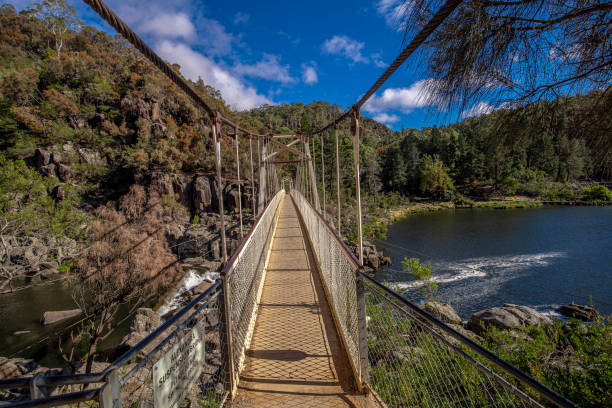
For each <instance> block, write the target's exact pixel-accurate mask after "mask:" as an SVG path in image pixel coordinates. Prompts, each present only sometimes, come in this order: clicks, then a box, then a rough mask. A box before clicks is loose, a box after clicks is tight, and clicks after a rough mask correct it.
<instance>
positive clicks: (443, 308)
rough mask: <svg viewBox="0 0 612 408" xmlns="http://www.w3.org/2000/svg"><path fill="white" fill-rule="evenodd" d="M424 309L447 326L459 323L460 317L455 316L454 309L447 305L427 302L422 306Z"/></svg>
mask: <svg viewBox="0 0 612 408" xmlns="http://www.w3.org/2000/svg"><path fill="white" fill-rule="evenodd" d="M424 309H425V310H426V311H428V312H429V313H431V314H432V315H434V317H436V318H437V319H438V320H441V321H442V322H444V323H449V324H459V323H461V317H459V315H458V314H457V312H456V311H455V309H453V307H452V306H451V305H449V304H448V303H441V302H427V303H425V305H424Z"/></svg>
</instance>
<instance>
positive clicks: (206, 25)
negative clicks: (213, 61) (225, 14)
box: [197, 17, 240, 56]
mask: <svg viewBox="0 0 612 408" xmlns="http://www.w3.org/2000/svg"><path fill="white" fill-rule="evenodd" d="M197 25H198V27H199V29H200V31H199V32H198V34H199V35H198V38H199V40H200V44H201V46H202V48H203V49H205V50H206V54H207V55H209V56H224V55H228V54H230V53H231V52H232V49H233V45H234V44H240V41H239V39H238V38H237V37H236V36H235V35H233V34H231V33H228V32H227V31H226V30H225V26H223V24H221V23H219V22H218V21H217V20H212V19H209V18H205V17H203V18H200V19H198V21H197Z"/></svg>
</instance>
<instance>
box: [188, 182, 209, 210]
mask: <svg viewBox="0 0 612 408" xmlns="http://www.w3.org/2000/svg"><path fill="white" fill-rule="evenodd" d="M192 194H193V208H194V209H195V210H196V212H198V211H203V210H207V209H209V208H210V206H211V204H212V192H211V185H210V182H209V180H208V177H205V176H198V177H196V179H195V181H194V182H193V187H192Z"/></svg>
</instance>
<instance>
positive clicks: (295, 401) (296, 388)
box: [231, 197, 371, 408]
mask: <svg viewBox="0 0 612 408" xmlns="http://www.w3.org/2000/svg"><path fill="white" fill-rule="evenodd" d="M279 211H280V214H279V219H278V224H277V226H276V230H275V232H274V238H273V241H272V246H271V253H270V258H269V261H268V266H267V268H266V277H265V281H264V287H263V291H262V295H261V300H260V303H259V308H258V315H257V320H256V323H255V329H254V333H253V338H252V341H251V345H250V348H249V350H248V351H247V355H246V360H245V366H244V370H243V371H242V373H241V375H240V383H239V384H238V392H237V395H236V397H235V398H234V401H233V402H232V404H231V405H232V406H233V407H236V406H238V407H250V406H265V407H317V408H318V407H363V406H371V404H370V403H369V398H368V397H365V396H362V395H360V394H359V393H358V392H357V389H356V386H355V380H354V378H353V374H352V371H351V369H350V365H349V362H348V357H347V355H346V353H345V351H344V349H343V348H342V342H341V341H340V339H339V338H338V334H337V332H336V328H335V326H334V322H333V320H332V316H331V313H330V310H329V306H328V305H327V302H326V300H325V294H324V291H323V287H322V286H321V282H320V280H319V275H318V272H317V269H316V268H315V267H314V265H315V262H314V258H313V255H312V251H311V249H310V247H309V245H308V241H307V239H305V238H304V233H303V231H302V227H301V225H300V222H299V219H298V215H297V212H296V209H295V207H294V205H293V202H292V200H291V199H290V198H289V197H285V198H284V199H283V202H282V203H281V204H280V208H279Z"/></svg>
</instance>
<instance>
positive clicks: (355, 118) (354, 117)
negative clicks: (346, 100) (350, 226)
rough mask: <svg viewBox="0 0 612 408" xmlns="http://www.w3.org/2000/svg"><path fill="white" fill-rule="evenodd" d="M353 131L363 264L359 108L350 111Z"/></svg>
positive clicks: (360, 255)
mask: <svg viewBox="0 0 612 408" xmlns="http://www.w3.org/2000/svg"><path fill="white" fill-rule="evenodd" d="M351 132H352V133H353V135H352V136H353V164H354V166H355V195H356V196H357V197H356V198H357V234H358V236H359V263H360V264H361V265H363V231H362V226H361V186H360V184H359V108H357V107H354V108H353V110H352V111H351Z"/></svg>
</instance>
